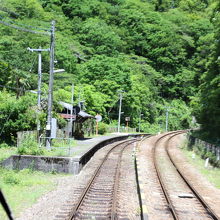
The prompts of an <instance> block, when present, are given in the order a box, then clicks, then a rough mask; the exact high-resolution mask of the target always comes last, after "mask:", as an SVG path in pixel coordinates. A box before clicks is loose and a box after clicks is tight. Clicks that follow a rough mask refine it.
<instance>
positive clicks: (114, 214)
mask: <svg viewBox="0 0 220 220" xmlns="http://www.w3.org/2000/svg"><path fill="white" fill-rule="evenodd" d="M137 141H138V140H134V141H131V142H129V143H128V144H127V145H125V146H124V147H123V148H122V149H121V151H120V155H119V157H118V161H117V168H116V169H117V171H116V175H115V184H114V189H113V202H112V208H111V220H116V219H118V218H117V210H116V209H117V190H118V187H119V181H120V168H121V158H122V153H123V152H124V149H125V148H126V147H128V146H129V145H130V144H133V143H134V142H137Z"/></svg>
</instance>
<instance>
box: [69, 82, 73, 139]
mask: <svg viewBox="0 0 220 220" xmlns="http://www.w3.org/2000/svg"><path fill="white" fill-rule="evenodd" d="M73 95H74V84H72V96H71V105H72V108H71V117H70V132H69V137H72V135H73V132H72V131H73Z"/></svg>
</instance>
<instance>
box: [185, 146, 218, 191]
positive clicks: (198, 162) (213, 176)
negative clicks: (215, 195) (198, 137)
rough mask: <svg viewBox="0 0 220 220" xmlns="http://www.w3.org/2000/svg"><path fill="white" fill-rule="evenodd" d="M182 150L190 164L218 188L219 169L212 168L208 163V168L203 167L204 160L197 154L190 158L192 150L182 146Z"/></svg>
mask: <svg viewBox="0 0 220 220" xmlns="http://www.w3.org/2000/svg"><path fill="white" fill-rule="evenodd" d="M182 151H183V153H184V154H185V156H186V157H187V159H188V161H189V162H190V164H192V165H193V166H194V167H196V169H198V170H199V172H200V173H201V174H202V175H203V176H204V177H206V178H207V179H208V181H209V182H211V183H212V184H213V185H214V186H215V187H216V188H218V189H220V169H219V168H213V167H211V166H210V165H209V167H208V168H205V160H203V159H201V158H200V156H199V155H196V154H195V158H194V159H193V158H192V155H193V151H189V150H187V148H186V147H185V146H184V147H182Z"/></svg>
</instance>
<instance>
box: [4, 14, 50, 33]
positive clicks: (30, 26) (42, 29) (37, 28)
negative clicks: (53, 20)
mask: <svg viewBox="0 0 220 220" xmlns="http://www.w3.org/2000/svg"><path fill="white" fill-rule="evenodd" d="M0 18H1V20H3V19H8V22H9V23H10V24H15V25H17V26H23V27H27V28H32V29H36V30H41V31H47V32H50V31H51V30H50V28H49V27H48V28H41V27H35V26H32V25H27V24H21V23H20V24H18V23H16V22H14V21H13V20H11V19H9V18H8V17H6V16H3V15H0Z"/></svg>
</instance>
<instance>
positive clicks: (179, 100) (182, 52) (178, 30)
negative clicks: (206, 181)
mask: <svg viewBox="0 0 220 220" xmlns="http://www.w3.org/2000/svg"><path fill="white" fill-rule="evenodd" d="M219 11H220V3H219V1H218V0H0V138H1V142H13V141H14V140H15V137H16V132H17V131H22V130H33V129H36V108H37V107H36V104H37V96H36V94H33V93H32V92H31V91H37V68H38V66H37V53H36V52H30V51H29V50H27V48H28V47H29V48H39V47H41V48H45V49H46V48H49V47H50V36H49V35H48V33H49V32H50V29H51V21H52V20H54V21H55V22H56V23H55V29H56V31H55V39H56V40H55V60H56V63H55V68H56V69H65V73H57V74H55V79H54V80H55V81H54V106H53V111H54V116H55V117H57V118H58V120H59V126H62V125H63V123H64V122H63V120H62V119H61V118H59V116H58V114H57V112H59V109H60V106H59V104H58V103H59V101H64V102H69V103H70V101H71V87H72V84H74V88H75V89H74V103H75V104H78V102H80V101H84V107H85V111H86V112H88V113H90V114H92V115H96V114H101V115H102V117H103V121H104V122H105V123H106V124H112V125H115V124H116V123H117V117H118V102H119V91H120V90H122V91H123V104H122V112H124V114H123V115H122V124H125V117H130V118H131V122H130V126H131V127H134V128H137V127H138V123H139V120H140V115H141V114H142V115H141V122H142V123H141V130H142V131H145V132H158V131H159V130H165V119H166V111H167V110H168V111H169V130H175V129H185V128H192V127H195V126H198V125H200V127H201V130H200V136H202V137H203V138H205V139H206V140H211V141H213V142H219V141H220V139H219V131H220V74H219V71H220V41H219V39H220V13H219ZM27 30H29V31H28V32H27ZM42 65H43V66H42V68H43V78H42V80H43V85H42V103H41V104H42V109H43V111H42V113H41V116H40V118H41V123H42V124H45V123H46V112H47V111H46V110H47V93H48V79H49V74H48V72H49V53H48V52H42ZM196 124H197V125H196Z"/></svg>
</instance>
